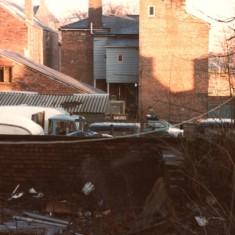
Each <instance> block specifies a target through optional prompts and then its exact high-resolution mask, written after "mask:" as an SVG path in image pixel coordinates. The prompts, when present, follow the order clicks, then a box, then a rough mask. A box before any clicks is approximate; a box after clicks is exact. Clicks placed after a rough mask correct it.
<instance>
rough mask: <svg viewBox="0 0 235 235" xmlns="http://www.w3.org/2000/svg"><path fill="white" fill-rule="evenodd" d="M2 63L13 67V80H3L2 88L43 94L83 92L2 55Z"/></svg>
mask: <svg viewBox="0 0 235 235" xmlns="http://www.w3.org/2000/svg"><path fill="white" fill-rule="evenodd" d="M0 64H1V65H5V66H11V67H12V68H13V70H12V75H13V80H12V82H3V83H1V84H0V90H2V91H3V90H5V91H22V90H23V91H32V92H39V93H41V94H61V95H63V94H64V95H72V94H74V93H83V92H80V91H79V90H78V89H75V88H73V87H70V86H68V85H67V84H64V83H62V82H59V81H56V80H54V79H52V78H50V77H47V76H46V75H44V74H42V73H40V72H37V71H35V70H32V69H30V68H28V67H26V66H24V65H22V64H19V63H15V62H13V61H11V60H8V59H4V58H2V57H1V56H0Z"/></svg>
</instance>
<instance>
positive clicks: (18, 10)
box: [0, 0, 55, 32]
mask: <svg viewBox="0 0 235 235" xmlns="http://www.w3.org/2000/svg"><path fill="white" fill-rule="evenodd" d="M0 6H2V7H4V8H5V9H7V10H8V11H9V12H11V13H12V14H13V15H15V16H16V17H17V18H18V19H20V20H23V21H25V23H26V15H25V11H24V9H23V8H22V7H21V6H19V5H18V4H15V3H12V2H10V1H7V0H0ZM34 24H35V25H37V26H39V27H40V28H43V29H44V30H47V31H52V32H55V31H54V30H53V29H51V28H49V27H48V26H46V25H44V24H43V23H42V22H40V21H39V20H37V19H36V18H34Z"/></svg>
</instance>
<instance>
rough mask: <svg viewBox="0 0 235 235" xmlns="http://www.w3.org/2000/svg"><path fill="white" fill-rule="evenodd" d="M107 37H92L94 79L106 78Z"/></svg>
mask: <svg viewBox="0 0 235 235" xmlns="http://www.w3.org/2000/svg"><path fill="white" fill-rule="evenodd" d="M107 40H108V38H107V37H94V42H93V43H94V79H106V47H105V46H106V44H107Z"/></svg>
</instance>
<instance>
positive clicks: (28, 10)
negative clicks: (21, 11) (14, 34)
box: [24, 0, 34, 21]
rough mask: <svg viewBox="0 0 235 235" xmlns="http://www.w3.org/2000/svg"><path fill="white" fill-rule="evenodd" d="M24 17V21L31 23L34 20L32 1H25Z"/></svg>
mask: <svg viewBox="0 0 235 235" xmlns="http://www.w3.org/2000/svg"><path fill="white" fill-rule="evenodd" d="M24 7H25V16H26V19H27V20H29V21H33V19H34V12H33V1H32V0H25V6H24Z"/></svg>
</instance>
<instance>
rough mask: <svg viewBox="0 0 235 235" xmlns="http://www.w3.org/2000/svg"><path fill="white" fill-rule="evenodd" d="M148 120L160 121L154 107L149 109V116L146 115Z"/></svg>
mask: <svg viewBox="0 0 235 235" xmlns="http://www.w3.org/2000/svg"><path fill="white" fill-rule="evenodd" d="M146 118H147V119H149V120H158V118H157V114H156V111H155V110H154V109H153V108H152V106H149V107H148V114H147V115H146Z"/></svg>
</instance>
